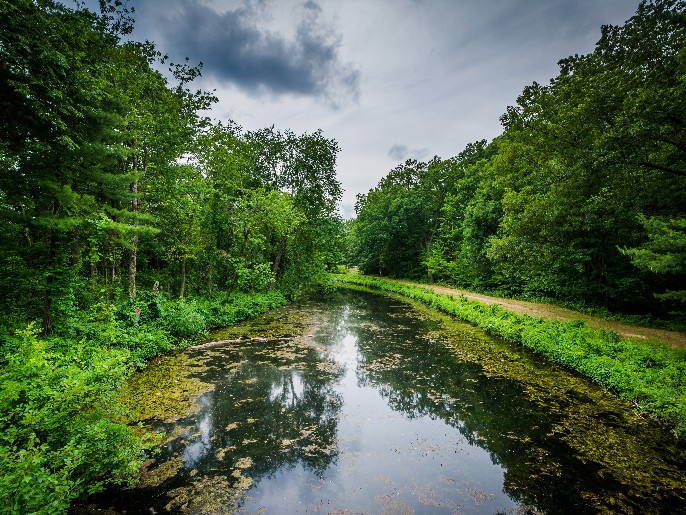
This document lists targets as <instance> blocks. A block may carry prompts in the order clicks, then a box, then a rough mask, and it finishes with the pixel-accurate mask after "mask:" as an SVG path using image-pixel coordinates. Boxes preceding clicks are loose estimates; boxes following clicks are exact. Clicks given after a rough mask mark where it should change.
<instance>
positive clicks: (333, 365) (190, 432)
mask: <svg viewBox="0 0 686 515" xmlns="http://www.w3.org/2000/svg"><path fill="white" fill-rule="evenodd" d="M260 336H261V337H265V338H267V339H268V340H267V341H250V342H246V343H240V344H237V343H231V344H225V345H222V346H216V347H209V348H205V349H198V350H194V351H187V352H186V353H183V354H180V355H177V356H171V357H167V358H164V359H162V360H159V361H158V362H157V363H156V364H154V365H152V366H150V367H149V368H148V369H147V370H146V371H144V372H143V373H141V374H139V375H138V376H137V377H136V378H134V380H133V381H132V385H131V388H130V392H129V393H130V395H131V396H132V398H137V402H138V403H140V405H141V407H142V408H141V411H142V416H143V417H147V418H148V420H147V424H148V426H149V427H151V428H154V429H156V430H159V431H162V432H163V433H164V434H165V441H164V442H163V444H162V445H161V451H160V453H159V454H158V455H157V456H155V457H154V458H152V459H151V460H149V462H148V463H147V465H146V472H145V474H144V479H143V481H142V484H141V485H140V486H139V487H138V488H132V489H123V490H111V491H108V492H105V493H104V494H101V495H99V496H97V497H93V498H92V499H90V500H89V501H88V502H87V503H86V504H84V505H83V506H80V507H78V508H77V509H75V511H76V512H79V513H81V512H95V511H97V510H102V509H110V510H111V511H110V513H165V512H174V513H197V514H203V513H234V512H240V513H277V514H284V513H337V514H339V513H389V514H390V513H393V514H395V513H458V512H459V513H596V512H618V513H660V512H663V513H676V512H686V447H685V446H684V445H683V443H682V442H680V441H677V440H676V439H675V438H674V437H673V436H672V435H670V434H669V433H668V432H667V431H666V430H665V429H663V428H661V427H660V426H658V425H657V424H655V423H653V422H651V421H649V420H647V419H645V418H642V417H640V416H639V415H638V414H636V413H635V412H634V411H633V410H632V409H631V407H630V406H628V405H626V404H625V403H623V402H621V401H619V400H617V399H616V398H615V397H613V396H611V395H609V394H607V393H604V392H602V391H600V390H599V389H598V388H596V387H595V386H593V385H590V384H589V383H588V382H587V381H585V380H583V379H580V378H579V377H577V376H576V375H574V374H572V373H569V372H567V371H565V370H563V369H561V368H560V367H557V366H555V365H553V364H551V363H549V362H547V361H545V360H543V359H541V358H538V357H536V356H534V355H532V354H531V353H529V352H527V351H526V350H525V349H522V348H520V347H518V346H516V345H511V344H509V343H507V342H504V341H502V340H499V339H494V338H491V337H489V336H487V335H485V334H484V333H483V332H481V331H480V330H478V329H476V328H473V327H471V326H469V325H467V324H463V323H460V322H456V321H454V320H453V319H451V318H449V317H446V316H442V315H439V314H436V313H434V312H430V311H429V310H427V309H425V308H422V307H421V306H418V305H414V306H410V305H408V304H406V303H405V302H402V301H401V300H399V299H396V298H392V297H386V296H379V295H374V294H371V293H365V292H357V291H347V290H342V291H341V292H339V293H338V294H337V295H333V296H330V297H328V298H326V299H324V300H319V301H308V302H304V303H302V304H299V305H296V306H291V307H289V308H285V309H282V310H279V311H276V312H274V313H271V314H269V315H267V316H265V317H262V318H260V319H258V320H256V321H253V322H251V323H249V324H245V325H243V326H240V327H237V328H230V329H228V330H226V331H224V332H222V333H218V334H215V335H213V337H214V339H236V338H239V337H260ZM170 385H171V386H170ZM179 392H182V394H181V395H179Z"/></svg>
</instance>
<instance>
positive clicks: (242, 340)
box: [188, 338, 293, 350]
mask: <svg viewBox="0 0 686 515" xmlns="http://www.w3.org/2000/svg"><path fill="white" fill-rule="evenodd" d="M292 339H293V338H239V339H237V340H217V341H215V342H207V343H202V344H200V345H193V346H192V347H188V350H198V349H206V348H208V347H218V346H220V345H228V344H230V343H253V342H255V343H264V342H287V341H290V340H292Z"/></svg>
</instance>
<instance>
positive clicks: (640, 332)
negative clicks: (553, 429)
mask: <svg viewBox="0 0 686 515" xmlns="http://www.w3.org/2000/svg"><path fill="white" fill-rule="evenodd" d="M397 282H402V283H405V284H410V285H412V286H419V287H421V288H426V289H428V290H433V291H435V292H436V293H444V294H447V295H464V296H465V297H466V298H468V299H469V300H475V301H477V302H481V303H482V304H498V305H499V306H500V307H502V308H503V309H506V310H508V311H512V312H513V313H518V314H520V315H529V316H532V317H540V318H545V319H548V320H563V321H566V320H583V321H584V322H586V323H587V324H588V325H589V326H591V327H594V328H596V329H612V330H613V331H615V332H616V333H618V334H620V335H621V336H625V337H627V338H633V339H637V340H648V339H655V340H662V341H663V342H665V343H667V344H669V345H671V346H672V347H686V333H680V332H676V331H665V330H664V329H653V328H651V327H642V326H638V325H632V324H626V323H622V322H615V321H612V320H605V319H603V318H600V317H596V316H593V315H586V314H584V313H580V312H578V311H574V310H571V309H567V308H562V307H559V306H553V305H551V304H540V303H538V302H527V301H523V300H513V299H503V298H499V297H489V296H488V295H481V294H478V293H471V292H468V291H464V290H457V289H454V288H446V287H444V286H435V285H432V284H419V283H413V282H410V281H397Z"/></svg>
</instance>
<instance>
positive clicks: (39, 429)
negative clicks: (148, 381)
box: [0, 326, 145, 513]
mask: <svg viewBox="0 0 686 515" xmlns="http://www.w3.org/2000/svg"><path fill="white" fill-rule="evenodd" d="M3 351H4V354H5V356H6V363H5V366H4V367H3V369H2V371H1V372H0V392H1V393H0V431H1V432H2V435H3V436H2V440H1V441H0V477H1V478H2V479H0V508H1V509H0V511H2V512H3V513H59V512H61V511H63V510H64V509H65V508H66V507H67V506H68V505H69V502H70V501H71V500H72V499H74V498H77V497H79V496H81V495H83V494H86V493H92V492H94V491H98V490H100V489H101V488H102V487H103V486H104V485H105V484H107V483H122V482H126V481H127V479H128V478H131V477H133V476H134V474H135V473H136V472H137V470H139V468H140V466H141V463H142V459H143V452H144V448H145V446H144V444H143V442H142V440H141V437H140V436H137V435H136V434H135V431H134V430H133V428H132V427H130V426H129V425H127V422H128V421H129V418H128V416H127V411H126V410H125V409H124V407H123V406H121V405H120V404H119V403H118V402H117V399H116V395H117V389H118V388H119V387H120V386H121V385H122V383H123V382H124V380H125V378H126V377H127V375H128V373H129V371H130V367H129V366H128V365H127V363H128V362H129V358H130V355H129V353H128V352H127V351H125V350H118V349H111V350H107V349H104V350H103V349H101V348H99V347H97V346H93V345H86V344H82V345H76V346H74V347H73V348H72V350H71V352H70V353H69V354H62V353H58V352H54V351H53V350H52V349H51V348H50V344H49V342H46V341H43V340H39V339H38V338H37V330H36V329H35V327H34V326H29V328H28V329H26V330H25V331H21V332H20V333H19V335H18V338H16V339H11V340H9V341H8V342H7V343H6V345H5V347H4V348H3Z"/></svg>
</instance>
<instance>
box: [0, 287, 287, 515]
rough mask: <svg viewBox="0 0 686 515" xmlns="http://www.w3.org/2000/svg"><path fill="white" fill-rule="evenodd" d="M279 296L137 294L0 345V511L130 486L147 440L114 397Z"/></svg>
mask: <svg viewBox="0 0 686 515" xmlns="http://www.w3.org/2000/svg"><path fill="white" fill-rule="evenodd" d="M285 302H286V301H285V298H284V297H283V295H281V294H280V293H278V292H268V293H263V294H255V295H248V294H233V295H231V296H230V297H228V298H226V297H216V298H214V299H211V300H207V299H194V300H189V301H185V300H178V299H165V298H163V297H162V296H160V295H153V294H152V293H149V292H148V293H143V294H141V295H139V296H138V297H137V299H136V300H135V301H126V302H123V303H121V304H118V305H113V304H105V303H101V304H95V305H93V306H91V307H90V309H88V310H87V311H83V312H79V313H77V316H76V317H75V318H73V319H71V320H69V321H68V322H63V323H62V324H61V325H60V326H59V327H56V330H55V333H54V334H53V335H52V336H50V337H47V338H42V337H39V330H38V327H39V324H38V323H37V322H34V323H31V324H29V325H28V327H25V328H24V329H21V330H18V331H15V332H13V334H11V335H6V336H5V337H4V338H3V339H2V340H1V341H0V512H2V513H12V514H25V513H37V514H53V513H64V512H65V511H66V510H67V509H68V507H69V505H70V503H71V501H72V500H74V499H76V498H78V497H81V496H83V495H87V494H90V493H94V492H97V491H99V490H101V489H102V488H104V486H105V485H107V484H126V483H128V482H131V481H133V480H135V478H136V477H137V474H138V471H139V470H140V467H141V464H142V461H143V458H144V456H145V453H146V450H147V449H149V448H150V447H151V446H152V445H154V444H155V441H154V438H152V437H151V435H148V434H146V433H145V432H143V431H142V429H141V428H140V427H138V426H136V425H133V424H132V422H133V417H132V416H131V414H130V413H129V412H128V410H127V409H126V408H125V407H124V406H123V405H122V404H121V403H119V402H118V400H117V393H118V390H119V388H120V387H121V386H122V385H123V383H124V381H125V380H126V378H127V377H128V376H129V374H130V373H131V372H132V371H133V370H135V369H136V368H141V367H144V366H145V364H146V361H147V360H148V359H150V358H152V357H153V356H156V355H158V354H161V353H165V352H168V351H171V350H174V349H178V348H183V347H184V346H187V345H189V344H190V343H191V342H194V341H197V340H199V339H202V338H204V337H205V336H206V334H207V332H208V331H209V330H210V329H212V328H216V327H221V326H227V325H231V324H235V323H236V322H238V321H240V320H243V319H246V318H249V317H252V316H255V315H257V314H259V313H262V312H264V311H267V310H269V309H272V308H274V307H277V306H280V305H283V304H284V303H285Z"/></svg>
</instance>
